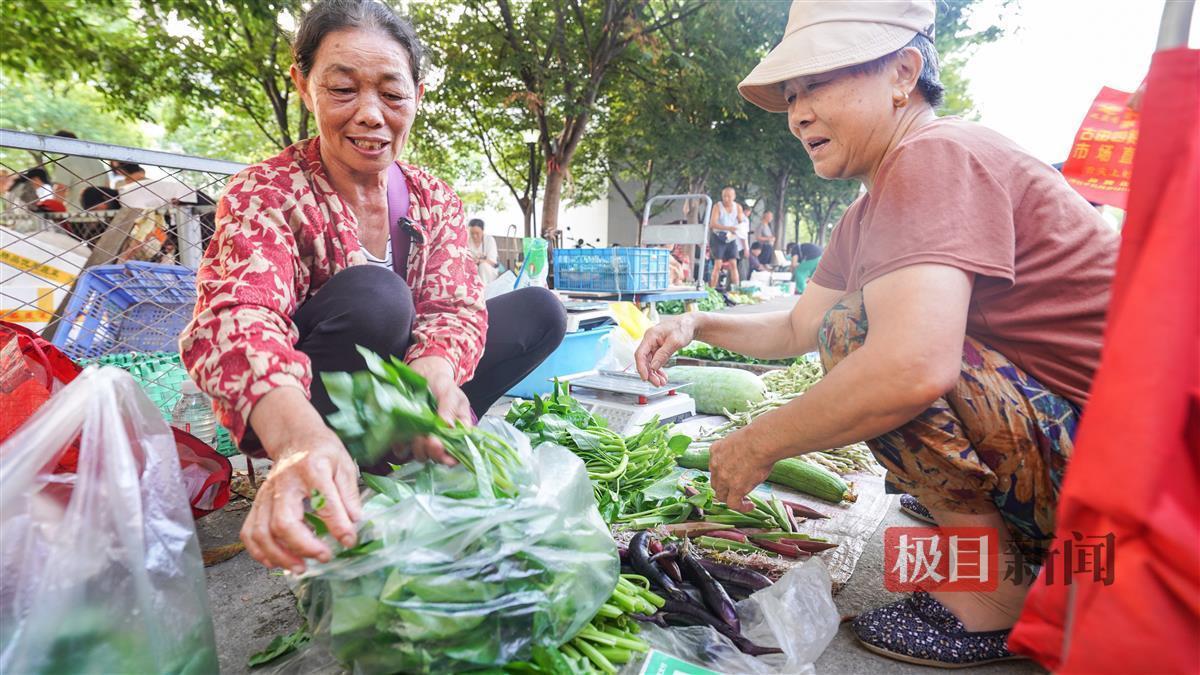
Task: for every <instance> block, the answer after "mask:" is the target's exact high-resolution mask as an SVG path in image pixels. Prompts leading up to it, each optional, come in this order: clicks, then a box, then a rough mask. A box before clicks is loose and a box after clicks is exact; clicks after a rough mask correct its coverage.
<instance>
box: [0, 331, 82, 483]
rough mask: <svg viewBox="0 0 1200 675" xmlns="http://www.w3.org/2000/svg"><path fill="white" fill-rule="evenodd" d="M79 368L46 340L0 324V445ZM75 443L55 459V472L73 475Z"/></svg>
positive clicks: (77, 372) (76, 459)
mask: <svg viewBox="0 0 1200 675" xmlns="http://www.w3.org/2000/svg"><path fill="white" fill-rule="evenodd" d="M79 371H80V368H79V366H77V365H75V363H74V362H73V361H71V359H70V358H68V357H67V355H66V354H63V353H62V352H61V351H59V350H58V348H57V347H55V346H54V345H52V344H50V342H49V341H48V340H45V339H43V338H42V336H40V335H38V334H37V333H34V332H33V331H31V330H29V329H28V328H26V327H24V326H22V325H20V324H16V323H10V322H8V321H0V442H3V441H4V439H6V438H8V437H9V436H11V435H12V433H13V432H14V431H16V430H17V427H19V426H21V425H22V424H24V423H25V420H27V419H29V418H30V417H32V416H33V413H35V412H37V410H38V408H40V407H42V404H44V403H45V402H46V401H48V400H49V399H50V396H51V395H53V394H54V392H56V391H58V390H59V389H60V388H62V386H63V385H65V384H67V383H68V382H70V381H71V380H74V379H75V376H76V375H78V374H79ZM78 459H79V444H78V442H76V443H75V444H73V445H72V446H71V448H70V449H69V450H68V451H67V452H66V453H64V454H63V456H62V459H60V460H59V464H58V466H59V469H58V471H60V472H61V471H66V472H74V471H75V464H76V462H77V461H78Z"/></svg>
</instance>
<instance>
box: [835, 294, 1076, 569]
mask: <svg viewBox="0 0 1200 675" xmlns="http://www.w3.org/2000/svg"><path fill="white" fill-rule="evenodd" d="M818 337H819V341H820V351H821V362H822V364H823V365H824V367H825V370H826V371H827V372H828V371H829V370H830V369H832V368H835V367H836V366H837V364H838V362H840V361H841V360H842V359H843V358H845V357H846V356H847V355H848V354H850V352H852V351H854V350H855V349H858V348H859V347H861V346H862V345H863V343H864V341H865V340H866V337H867V312H866V308H865V307H864V306H863V298H862V292H861V291H860V292H858V293H853V294H850V295H847V296H846V297H844V298H842V299H841V300H840V301H839V302H838V304H836V305H834V307H833V308H832V309H831V310H829V312H828V313H827V314H826V316H825V319H824V322H823V323H822V325H821V328H820V332H819V336H818ZM1078 423H1079V410H1078V408H1076V407H1075V406H1074V405H1073V404H1072V403H1071V402H1070V401H1068V400H1067V399H1065V398H1063V397H1062V396H1059V395H1057V394H1054V393H1052V392H1051V391H1050V390H1048V389H1046V388H1045V387H1044V386H1042V384H1041V383H1039V382H1038V381H1037V380H1035V379H1033V378H1032V377H1031V376H1030V375H1029V374H1028V373H1026V372H1024V371H1022V370H1021V369H1020V368H1018V367H1017V366H1015V365H1013V363H1012V362H1011V361H1009V360H1008V359H1007V358H1005V356H1004V355H1003V354H1001V353H1000V352H998V351H996V350H994V349H991V348H990V347H988V346H987V345H984V344H983V343H981V342H979V341H978V340H976V339H974V338H972V337H970V336H967V338H966V340H965V341H964V343H963V355H962V372H961V375H960V376H959V379H958V383H957V384H956V385H955V386H954V388H953V389H952V390H951V391H949V392H947V393H946V394H945V395H944V396H943V397H942V398H939V399H938V400H936V401H934V403H933V405H931V406H930V407H929V408H928V409H927V410H925V412H923V413H921V414H920V415H918V416H917V417H916V418H914V419H913V420H912V421H910V422H908V423H907V424H905V425H903V426H901V427H899V428H898V429H895V430H894V431H891V432H888V433H886V434H883V435H882V436H879V437H877V438H873V439H871V440H869V441H867V445H868V446H870V448H871V451H872V452H873V453H874V454H875V457H876V459H878V460H879V462H880V463H881V464H882V465H883V466H884V468H885V469H887V489H888V492H901V493H903V492H907V493H909V494H911V495H913V496H914V497H916V498H917V499H919V500H920V501H921V502H922V503H923V504H924V505H925V506H926V507H927V508H930V509H932V510H934V511H939V510H940V511H951V512H954V513H984V512H987V511H989V510H990V509H992V508H995V509H998V510H999V511H1000V515H1001V517H1002V518H1003V519H1004V521H1005V523H1007V525H1008V529H1009V532H1010V534H1011V535H1012V538H1013V541H1014V542H1015V543H1016V545H1017V546H1018V547H1019V548H1020V549H1021V552H1022V554H1024V556H1025V557H1026V561H1027V562H1029V563H1033V564H1037V563H1039V562H1041V561H1042V560H1043V558H1044V556H1045V552H1046V550H1047V548H1048V547H1049V546H1050V544H1051V543H1052V541H1053V539H1054V515H1055V509H1056V507H1057V505H1058V494H1059V490H1060V488H1061V487H1062V479H1063V472H1064V471H1065V470H1066V467H1067V460H1068V458H1069V457H1070V455H1071V450H1072V447H1073V441H1072V439H1073V438H1074V436H1075V429H1076V427H1077V425H1078Z"/></svg>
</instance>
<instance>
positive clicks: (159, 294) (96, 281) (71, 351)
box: [52, 262, 196, 360]
mask: <svg viewBox="0 0 1200 675" xmlns="http://www.w3.org/2000/svg"><path fill="white" fill-rule="evenodd" d="M195 305H196V273H195V272H193V271H192V270H190V269H188V268H186V267H181V266H178V265H161V264H157V263H146V262H130V263H125V264H124V265H98V266H96V267H91V268H88V269H86V270H84V272H83V273H82V274H81V275H80V276H79V279H78V280H77V281H76V282H75V291H74V293H73V294H72V295H71V301H70V302H69V303H68V304H67V309H66V311H65V312H63V316H62V319H61V320H60V322H59V325H58V329H57V330H55V332H54V338H53V340H52V342H53V343H54V345H55V346H56V347H58V348H59V349H61V350H63V352H65V353H66V354H67V355H68V356H70V357H71V358H72V359H76V360H79V359H89V358H97V357H100V356H104V355H105V354H110V353H113V352H134V351H137V352H158V351H161V352H178V351H179V344H178V342H179V334H180V332H182V331H183V329H184V327H185V326H187V323H188V322H189V321H191V319H192V310H193V309H194V308H195Z"/></svg>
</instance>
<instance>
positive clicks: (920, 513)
mask: <svg viewBox="0 0 1200 675" xmlns="http://www.w3.org/2000/svg"><path fill="white" fill-rule="evenodd" d="M900 510H901V511H903V512H904V513H907V514H908V515H910V516H912V517H913V518H916V519H917V520H923V521H925V522H927V523H929V524H930V525H937V521H935V520H934V519H933V515H932V514H930V513H929V509H927V508H925V505H924V504H922V503H921V502H919V501H917V498H916V497H914V496H912V495H900Z"/></svg>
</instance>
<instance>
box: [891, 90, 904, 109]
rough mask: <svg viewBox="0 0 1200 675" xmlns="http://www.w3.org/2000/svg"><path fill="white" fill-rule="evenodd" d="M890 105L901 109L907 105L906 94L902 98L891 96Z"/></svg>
mask: <svg viewBox="0 0 1200 675" xmlns="http://www.w3.org/2000/svg"><path fill="white" fill-rule="evenodd" d="M892 105H894V106H896V107H897V108H903V107H904V106H906V105H908V94H907V93H905V94H904V95H902V96H893V97H892Z"/></svg>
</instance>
